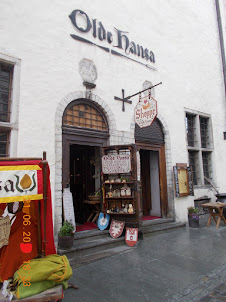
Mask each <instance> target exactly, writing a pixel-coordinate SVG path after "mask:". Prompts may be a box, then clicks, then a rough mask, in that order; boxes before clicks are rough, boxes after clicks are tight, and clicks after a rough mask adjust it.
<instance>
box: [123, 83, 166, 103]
mask: <svg viewBox="0 0 226 302" xmlns="http://www.w3.org/2000/svg"><path fill="white" fill-rule="evenodd" d="M161 84H162V82H160V83H158V84H156V85H154V86H151V87H149V88H147V89H144V90H142V91H139V92H137V93H135V94H133V95H130V96H127V97H126V98H124V100H129V99H131V98H132V97H133V96H135V95H138V94H140V93H142V92H145V91H147V90H149V89H152V88H154V87H156V86H158V85H161Z"/></svg>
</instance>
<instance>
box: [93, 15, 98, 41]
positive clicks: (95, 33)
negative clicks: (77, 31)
mask: <svg viewBox="0 0 226 302" xmlns="http://www.w3.org/2000/svg"><path fill="white" fill-rule="evenodd" d="M93 36H94V38H96V36H97V19H93Z"/></svg>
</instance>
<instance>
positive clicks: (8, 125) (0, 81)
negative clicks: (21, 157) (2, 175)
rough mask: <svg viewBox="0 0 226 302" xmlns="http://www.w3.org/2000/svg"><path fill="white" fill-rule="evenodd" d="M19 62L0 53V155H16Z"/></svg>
mask: <svg viewBox="0 0 226 302" xmlns="http://www.w3.org/2000/svg"><path fill="white" fill-rule="evenodd" d="M20 64H21V62H20V59H17V58H15V57H12V56H8V55H5V54H3V53H0V157H9V156H11V157H16V156H17V132H18V102H19V87H20V86H19V85H20Z"/></svg>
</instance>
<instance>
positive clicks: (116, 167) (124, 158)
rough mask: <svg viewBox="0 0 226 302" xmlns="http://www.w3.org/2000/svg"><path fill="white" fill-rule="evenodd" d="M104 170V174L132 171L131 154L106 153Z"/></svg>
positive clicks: (103, 164)
mask: <svg viewBox="0 0 226 302" xmlns="http://www.w3.org/2000/svg"><path fill="white" fill-rule="evenodd" d="M102 171H103V173H104V174H118V173H129V172H130V171H131V160H130V155H129V154H128V155H120V154H119V155H104V156H103V157H102Z"/></svg>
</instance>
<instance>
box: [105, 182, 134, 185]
mask: <svg viewBox="0 0 226 302" xmlns="http://www.w3.org/2000/svg"><path fill="white" fill-rule="evenodd" d="M104 183H105V185H133V183H134V181H127V182H104Z"/></svg>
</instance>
